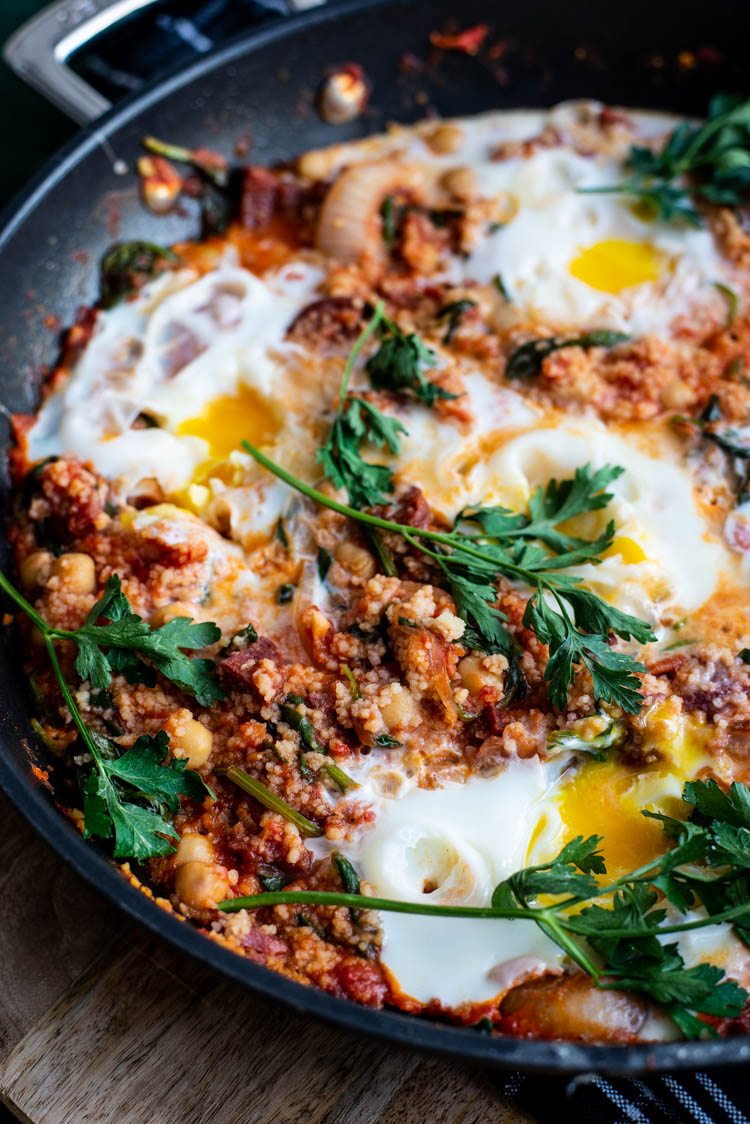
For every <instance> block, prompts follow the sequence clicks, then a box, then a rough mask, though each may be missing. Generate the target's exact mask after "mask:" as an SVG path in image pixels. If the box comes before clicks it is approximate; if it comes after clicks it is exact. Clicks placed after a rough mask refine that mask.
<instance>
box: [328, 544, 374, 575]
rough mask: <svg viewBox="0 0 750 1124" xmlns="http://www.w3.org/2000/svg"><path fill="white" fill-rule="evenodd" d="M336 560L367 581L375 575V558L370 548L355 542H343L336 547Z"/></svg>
mask: <svg viewBox="0 0 750 1124" xmlns="http://www.w3.org/2000/svg"><path fill="white" fill-rule="evenodd" d="M336 561H337V562H338V563H339V565H341V566H343V567H344V568H345V569H346V570H350V571H351V573H352V574H354V575H355V576H356V577H358V578H363V579H364V580H365V581H367V580H368V578H372V577H374V575H375V571H376V569H377V567H376V565H375V559H374V558H373V556H372V555H371V554H370V552H369V550H365V548H364V547H363V546H357V545H356V544H355V543H353V542H342V543H339V545H338V546H337V547H336Z"/></svg>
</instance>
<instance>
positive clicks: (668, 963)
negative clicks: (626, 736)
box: [218, 781, 750, 1038]
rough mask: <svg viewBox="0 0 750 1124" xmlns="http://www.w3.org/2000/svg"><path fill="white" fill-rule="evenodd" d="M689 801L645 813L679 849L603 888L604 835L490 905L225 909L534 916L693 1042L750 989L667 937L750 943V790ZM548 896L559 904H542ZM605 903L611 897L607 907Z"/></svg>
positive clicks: (244, 903)
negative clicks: (685, 812) (716, 928)
mask: <svg viewBox="0 0 750 1124" xmlns="http://www.w3.org/2000/svg"><path fill="white" fill-rule="evenodd" d="M683 799H684V800H685V801H687V802H688V803H689V804H692V805H693V812H692V815H691V817H690V819H689V820H688V821H687V822H683V821H682V820H677V819H674V818H672V817H670V816H664V815H662V814H660V813H654V812H644V813H643V814H644V815H645V816H648V817H649V818H651V819H657V820H660V821H661V822H662V825H663V828H664V831H665V833H666V834H667V836H668V837H669V838H670V839H671V840H673V842H674V846H673V847H672V849H671V850H669V851H667V852H666V853H665V854H663V855H659V856H658V857H657V858H655V859H652V860H651V861H650V862H648V863H645V864H644V865H643V866H641V867H638V869H637V870H634V871H631V872H630V873H628V874H625V875H622V876H621V877H620V878H616V879H614V880H613V881H611V882H609V883H606V882H605V883H604V884H603V885H602V884H601V883H600V882H599V881H597V878H595V877H594V876H595V875H605V874H606V866H605V862H604V859H603V856H602V854H601V852H600V851H599V844H600V843H601V841H602V840H601V837H599V836H597V835H592V836H590V837H589V838H588V839H584V838H583V837H582V836H580V835H579V836H577V837H576V838H575V839H573V840H572V841H571V842H570V843H568V844H567V845H566V846H564V847H563V848H562V850H561V851H560V853H559V854H558V855H557V856H556V857H555V858H554V859H552V860H550V861H549V862H546V863H539V864H537V865H534V866H529V867H526V868H524V869H523V870H520V871H518V872H517V873H516V874H513V875H511V877H510V878H507V879H506V880H505V881H504V882H501V883H500V884H499V885H498V886H497V887H496V888H495V891H494V893H493V895H492V900H491V903H490V904H489V905H488V906H449V905H435V904H431V903H429V902H426V901H424V902H422V901H420V902H410V901H393V900H391V899H388V898H378V897H370V896H363V895H361V894H356V893H342V894H339V893H329V892H324V891H314V890H294V891H286V892H282V893H278V894H254V895H251V896H249V897H240V898H233V899H229V900H227V901H223V902H219V904H218V908H219V909H220V910H222V911H223V912H225V913H234V912H236V911H238V910H241V909H257V908H259V907H261V906H275V905H287V904H292V903H296V904H305V905H325V906H348V907H349V908H350V909H357V908H359V909H361V908H363V907H365V908H367V909H375V910H383V911H386V912H391V913H407V914H419V915H424V916H431V917H464V918H488V919H495V920H499V919H507V920H511V919H519V920H526V921H533V922H535V923H536V924H537V925H539V927H540V928H541V929H542V930H543V932H544V933H545V934H546V935H547V936H548V937H549V938H550V940H552V941H554V942H555V944H557V945H559V946H560V948H562V949H564V951H565V952H566V953H567V954H568V956H569V957H570V958H571V960H573V961H574V962H575V963H576V964H578V966H579V967H580V968H582V969H583V970H584V971H585V972H587V973H588V975H589V976H590V977H591V978H592V980H593V981H594V983H595V984H596V986H597V987H599V988H602V989H606V990H612V989H615V990H620V991H629V992H636V993H638V994H641V995H645V996H646V997H647V998H649V999H651V1000H652V1001H654V1002H655V1003H657V1004H659V1006H661V1007H662V1008H663V1009H664V1011H665V1012H666V1013H667V1014H668V1015H669V1016H670V1017H671V1018H672V1019H673V1021H674V1022H675V1023H676V1024H677V1026H678V1027H679V1028H680V1030H681V1031H682V1033H683V1034H684V1036H685V1037H686V1038H698V1037H700V1036H702V1035H713V1034H715V1031H714V1030H713V1028H712V1027H711V1026H710V1024H707V1023H706V1022H704V1021H703V1020H702V1019H700V1018H698V1017H697V1016H698V1015H699V1014H703V1015H709V1016H714V1017H716V1018H736V1017H737V1016H738V1015H739V1014H740V1013H741V1012H742V1011H743V1009H744V1007H745V1005H746V1003H747V1001H748V998H749V996H748V993H747V992H746V991H745V990H744V989H743V988H741V987H740V986H739V984H737V983H736V982H735V981H734V980H732V979H727V978H725V975H724V971H723V970H722V969H721V968H718V967H716V966H715V965H713V964H706V963H700V964H697V965H694V966H693V967H691V968H688V967H686V966H685V962H684V960H683V958H682V956H681V954H680V952H679V950H678V945H677V944H676V943H666V942H664V943H662V938H664V937H665V936H672V935H674V934H677V933H683V932H692V931H693V930H695V929H703V928H706V927H707V926H710V925H715V924H718V923H719V922H722V921H731V922H733V925H734V931H735V933H736V934H737V936H738V937H739V938H740V939H741V940H743V941H744V942H745V944H750V793H749V792H748V789H747V788H746V787H745V785H741V784H736V783H735V784H732V786H731V788H730V789H729V792H728V793H725V792H723V791H722V789H721V788H719V786H718V785H717V784H716V782H715V781H695V782H692V783H688V784H686V785H685V788H684V792H683ZM699 864H700V865H699ZM657 891H658V892H657ZM659 893H661V894H663V895H664V896H665V897H666V899H667V901H668V902H669V903H670V904H671V905H672V907H673V908H674V909H675V910H676V911H677V913H679V914H682V915H684V914H685V913H687V911H688V910H690V909H694V908H696V907H699V906H703V908H704V909H705V910H706V911H707V913H708V916H707V917H701V918H698V919H697V920H693V921H680V922H676V923H672V922H670V921H668V917H667V911H666V910H665V909H664V908H661V907H659V908H657V905H658V902H659ZM541 897H546V898H548V897H553V898H555V899H556V900H555V901H553V902H552V903H549V904H545V905H540V904H539V899H540V898H541ZM605 899H609V901H608V904H606V905H605V904H603V902H604V900H605ZM587 903H588V904H587ZM582 905H584V906H585V908H583V909H581V908H580V907H581V906H582ZM592 954H593V955H592Z"/></svg>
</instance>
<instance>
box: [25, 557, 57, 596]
mask: <svg viewBox="0 0 750 1124" xmlns="http://www.w3.org/2000/svg"><path fill="white" fill-rule="evenodd" d="M54 562H55V556H54V554H50V552H49V551H48V550H35V551H34V553H33V554H30V555H29V556H28V558H24V560H23V562H22V563H21V567H20V571H21V585H22V586H23V587H24V589H25V590H27V591H28V592H29V593H31V592H32V591H33V590H35V589H41V587H42V586H43V585H46V584H47V579H48V578H49V576H50V574H51V573H52V566H53V565H54Z"/></svg>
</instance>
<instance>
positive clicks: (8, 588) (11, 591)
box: [0, 570, 52, 636]
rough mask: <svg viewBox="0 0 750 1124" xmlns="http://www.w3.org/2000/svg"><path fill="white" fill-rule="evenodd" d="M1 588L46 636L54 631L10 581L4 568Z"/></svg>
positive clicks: (0, 571) (1, 573) (0, 582)
mask: <svg viewBox="0 0 750 1124" xmlns="http://www.w3.org/2000/svg"><path fill="white" fill-rule="evenodd" d="M0 589H2V590H3V591H4V592H5V593H7V595H8V597H10V599H11V601H15V603H16V605H18V607H19V609H21V610H22V611H23V612H24V613H25V614H26V616H27V617H28V618H29V620H30V621H33V623H34V624H35V625H36V627H37V628H38V629H39V631H40V632H41V633H42V635H43V636H46V635H47V633H51V632H52V629H51V628H50V626H49V625H48V624H47V622H46V621H45V619H44V617H41V616H40V615H39V613H37V611H36V609H35V608H34V606H33V605H30V604H29V602H28V601H27V600H26V598H25V597H23V596H22V595H21V594H20V593H19V592H18V590H17V589H16V587H15V586H14V585H13V584H12V583H11V582H9V581H8V579H7V578H6V576H5V574H4V573H3V572H2V570H0Z"/></svg>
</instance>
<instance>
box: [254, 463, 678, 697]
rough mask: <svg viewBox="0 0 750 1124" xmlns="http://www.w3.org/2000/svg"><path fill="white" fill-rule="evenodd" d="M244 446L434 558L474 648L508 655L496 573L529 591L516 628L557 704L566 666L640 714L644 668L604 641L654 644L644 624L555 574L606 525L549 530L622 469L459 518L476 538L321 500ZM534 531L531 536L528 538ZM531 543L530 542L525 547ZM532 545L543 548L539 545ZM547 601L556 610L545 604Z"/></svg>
mask: <svg viewBox="0 0 750 1124" xmlns="http://www.w3.org/2000/svg"><path fill="white" fill-rule="evenodd" d="M242 444H243V448H244V449H245V450H246V451H247V452H248V453H250V454H251V456H253V457H254V458H255V460H256V461H258V463H259V464H260V465H262V466H263V467H264V468H266V469H268V471H269V472H272V473H273V474H274V475H275V476H277V477H278V478H279V479H280V480H283V481H284V482H285V483H286V484H288V485H289V486H290V487H292V488H295V489H296V490H297V491H298V492H301V493H302V494H303V495H305V496H307V497H308V499H311V500H313V501H314V502H315V503H318V504H320V505H322V506H323V507H328V508H330V509H331V510H333V511H337V512H339V514H341V515H345V516H347V517H348V518H349V519H354V520H356V521H358V522H359V523H362V524H364V525H365V526H367V527H371V528H377V529H378V530H382V531H391V532H393V533H395V534H398V535H401V536H402V538H403V539H404V540H405V541H406V542H408V543H409V545H410V546H412V547H413V548H414V549H416V550H418V551H420V552H421V553H422V554H424V555H426V556H427V557H428V558H430V559H432V561H433V562H434V564H435V565H436V566H437V567H438V569H439V570H440V571H441V572H442V574H443V576H444V579H445V582H446V585H447V587H448V588H449V590H450V592H451V593H452V595H453V598H454V600H455V602H456V608H457V611H458V613H459V614H460V615H461V616H462V618H463V619H464V620H465V621H466V623H467V625H468V632H467V639H468V640H469V642H470V643H471V644H472V646H475V647H479V648H482V647H483V648H484V649H485V650H487V651H493V652H498V651H499V652H503V653H505V654H510V655H511V656H512V655H513V652H514V644H515V641H514V638H513V637H512V635H511V634H510V633H509V632H508V630H507V629H506V628H505V624H504V622H505V620H506V618H505V617H504V615H503V614H502V613H501V612H500V611H499V610H498V609H496V608H495V607H494V602H495V601H496V600H497V590H496V589H495V586H494V584H493V583H494V582H495V581H497V579H498V578H499V577H501V576H502V577H506V578H510V579H511V580H516V581H520V582H523V583H524V584H526V585H528V586H530V587H531V588H532V589H534V590H535V593H534V595H533V596H532V598H531V599H530V600H529V602H528V604H527V607H526V612H525V615H524V624H525V625H526V627H528V628H531V629H532V630H534V631H537V630H538V635H539V636H540V639H542V640H543V641H544V642H545V643H547V644H549V645H550V660H549V663H548V665H547V669H546V672H545V677H546V679H547V683H548V691H549V695H550V698H551V699H552V701H553V703H554V705H555V706H558V707H563V706H564V705H565V700H566V698H567V691H568V687H569V686H570V683H571V681H572V678H573V669H574V666H575V665H576V664H583V665H584V666H585V667H587V668H588V670H589V671H590V673H591V676H592V680H593V687H594V695H595V697H596V699H597V700H602V701H603V702H614V703H616V704H617V705H619V706H621V707H622V708H623V709H624V710H627V711H629V712H630V713H636V712H637V711H638V710H639V709H640V705H641V702H642V698H641V695H640V692H639V690H638V688H639V686H640V684H639V680H638V678H637V673H638V672H640V671H645V668H644V667H643V665H642V664H640V663H639V662H638V661H637V660H635V659H633V658H632V657H631V656H628V655H625V654H624V653H621V652H615V651H613V650H612V648H611V647H610V646H609V642H608V641H609V636H610V634H611V633H614V634H615V635H616V636H619V637H620V638H621V639H623V640H630V639H633V640H636V641H637V642H638V643H639V644H646V643H648V642H650V641H653V640H655V639H656V637H655V636H654V634H653V632H652V630H651V628H650V626H649V625H648V624H646V623H645V622H644V621H640V620H638V618H637V617H632V616H630V615H629V614H627V613H623V612H621V611H620V610H619V609H616V608H614V606H612V605H609V604H607V602H606V601H603V600H602V599H601V598H600V597H598V596H597V595H596V594H595V593H592V592H591V591H590V590H586V589H584V588H583V587H582V584H581V579H580V578H579V577H577V576H575V575H572V574H563V573H560V572H559V571H560V569H561V568H562V567H565V566H568V565H571V564H573V563H575V564H577V563H579V562H582V561H584V560H588V561H591V562H597V561H599V560H600V558H599V556H600V554H601V553H602V550H603V549H606V547H607V546H608V545H609V544H610V543H611V541H612V536H613V534H614V527H613V526H612V524H610V525H609V526H608V528H607V531H606V533H605V534H604V535H603V536H600V537H599V538H597V539H594V540H592V541H587V540H585V539H575V538H572V537H571V536H566V535H563V534H562V533H561V532H556V531H555V526H554V524H555V522H556V521H557V522H561V521H562V519H567V518H570V517H571V516H572V514H573V513H574V512H577V513H582V512H584V511H592V510H597V509H598V508H600V507H602V506H604V504H605V503H608V502H609V500H610V498H611V496H610V495H609V494H608V493H602V488H603V486H604V482H609V481H610V480H613V479H614V478H615V477H616V476H618V475H619V474H620V472H621V471H622V470H621V469H618V468H612V467H607V468H605V469H600V470H599V472H597V473H594V474H593V475H592V474H591V472H590V470H589V468H588V466H586V467H585V468H582V469H579V470H578V473H577V474H576V477H575V478H574V479H573V480H572V481H563V482H562V483H561V484H558V483H556V482H554V481H552V482H550V484H548V486H547V489H546V490H545V491H544V492H543V493H541V494H539V493H537V494H536V495H535V497H534V498H533V501H532V503H533V510H532V511H531V512H530V514H529V516H524V515H518V514H513V513H511V512H508V511H507V510H506V509H503V508H488V509H478V510H476V511H472V512H464V513H463V514H462V517H461V518H462V521H463V522H467V521H471V522H474V523H477V524H478V526H479V528H480V530H479V531H478V532H477V533H473V534H467V533H465V532H464V531H462V530H459V529H456V528H454V529H453V530H452V531H431V530H427V529H425V528H421V527H412V526H409V525H407V524H404V523H396V522H393V521H392V520H389V519H384V518H382V517H381V516H378V515H373V514H372V513H371V512H366V511H359V510H357V509H355V508H354V507H349V506H347V505H346V504H342V503H339V502H338V501H337V500H334V499H331V498H330V497H329V496H325V495H323V493H322V492H319V491H318V490H317V489H316V488H313V487H312V486H311V485H309V484H306V483H304V481H302V480H300V479H299V478H298V477H296V476H293V475H292V473H290V472H288V471H287V470H286V469H285V468H282V467H281V465H278V464H276V463H275V462H274V461H272V460H271V459H270V458H269V457H267V456H266V455H265V454H264V453H262V452H260V450H259V449H256V448H255V447H254V446H253V445H251V444H250V443H249V442H248V441H243V443H242ZM600 493H601V494H600ZM556 511H560V512H562V513H563V514H562V518H561V519H556V515H555V512H556ZM488 520H489V521H490V522H489V523H488ZM503 523H504V524H505V529H503ZM483 524H484V525H483ZM487 526H489V527H490V528H491V531H490V533H488V532H487V530H486V527H487ZM534 526H536V528H537V530H538V532H539V534H536V532H534V530H533V528H534ZM492 531H495V532H497V533H496V534H492V533H491V532H492ZM540 535H541V539H540ZM529 538H531V539H532V541H527V540H528V539H529ZM534 540H539V541H541V542H543V543H544V547H545V548H543V547H542V546H540V545H538V542H537V541H534ZM550 544H553V545H552V546H550ZM550 600H551V601H552V603H553V604H554V605H556V607H557V609H556V610H555V609H553V608H551V607H550V604H549V603H548V602H549V601H550Z"/></svg>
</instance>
